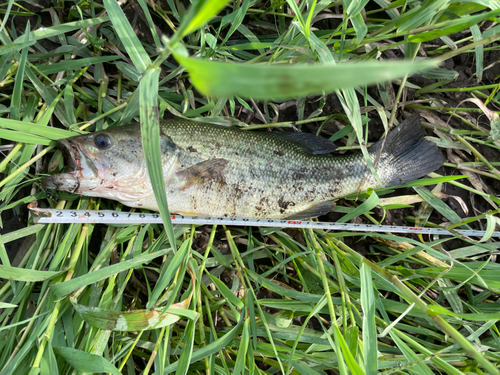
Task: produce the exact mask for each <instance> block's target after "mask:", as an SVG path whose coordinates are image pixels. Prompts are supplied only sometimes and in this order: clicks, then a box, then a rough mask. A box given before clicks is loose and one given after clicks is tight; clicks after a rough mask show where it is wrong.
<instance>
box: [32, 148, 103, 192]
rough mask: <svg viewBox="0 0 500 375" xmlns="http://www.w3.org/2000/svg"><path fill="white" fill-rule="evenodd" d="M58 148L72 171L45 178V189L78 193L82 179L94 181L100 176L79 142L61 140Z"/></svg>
mask: <svg viewBox="0 0 500 375" xmlns="http://www.w3.org/2000/svg"><path fill="white" fill-rule="evenodd" d="M57 148H58V149H59V150H60V151H61V153H62V156H63V158H64V160H65V162H66V164H67V165H68V166H69V168H70V169H72V171H71V172H66V173H59V174H55V175H53V176H49V177H46V178H44V179H43V180H42V187H43V188H45V189H47V188H48V189H55V190H63V191H67V192H70V193H76V192H77V191H78V189H79V188H80V182H81V180H82V179H93V178H96V177H97V176H98V172H97V168H96V166H95V164H94V162H93V161H92V159H91V158H90V157H89V156H88V155H87V154H86V152H85V150H83V148H82V147H80V145H79V144H78V143H77V142H75V141H73V140H72V139H71V138H66V139H60V140H58V141H57Z"/></svg>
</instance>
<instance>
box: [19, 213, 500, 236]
mask: <svg viewBox="0 0 500 375" xmlns="http://www.w3.org/2000/svg"><path fill="white" fill-rule="evenodd" d="M29 209H30V210H31V212H32V213H33V215H34V216H35V217H34V221H35V222H36V223H41V224H46V223H56V224H66V223H81V224H85V223H90V224H148V223H149V224H162V223H163V221H162V219H161V216H160V215H159V214H146V213H142V212H121V211H112V210H99V211H91V210H58V209H51V208H47V209H46V208H36V207H29ZM170 218H171V220H172V223H173V224H197V225H214V224H221V225H235V226H261V227H283V228H312V229H323V230H344V231H345V230H348V231H357V232H393V233H421V234H440V235H453V233H452V232H450V231H448V230H446V229H442V228H419V227H404V226H395V225H372V224H350V223H325V222H318V221H301V220H273V219H236V218H227V217H204V216H185V215H171V216H170ZM454 232H456V233H459V234H462V235H466V236H480V237H482V236H484V234H485V231H481V230H454ZM492 237H500V231H497V232H493V234H492Z"/></svg>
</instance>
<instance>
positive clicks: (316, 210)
mask: <svg viewBox="0 0 500 375" xmlns="http://www.w3.org/2000/svg"><path fill="white" fill-rule="evenodd" d="M333 207H335V203H333V202H330V201H328V202H321V203H319V204H315V205H314V206H312V207H309V208H308V209H306V210H304V211H300V212H296V213H294V214H292V215H290V216H287V217H286V219H290V220H305V219H312V218H314V217H318V216H322V215H326V214H327V213H328V212H330V211H331V210H332V209H333Z"/></svg>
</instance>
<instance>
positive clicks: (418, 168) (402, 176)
mask: <svg viewBox="0 0 500 375" xmlns="http://www.w3.org/2000/svg"><path fill="white" fill-rule="evenodd" d="M380 150H382V152H381V155H383V157H382V159H381V160H380V162H381V163H383V164H384V165H385V166H387V167H388V169H389V170H390V171H391V173H387V174H386V173H384V177H386V178H384V179H383V180H385V181H383V182H384V184H385V186H386V187H388V186H396V185H402V184H405V183H407V182H410V181H413V180H416V179H418V178H420V177H422V176H425V175H426V174H429V173H431V172H434V171H435V170H436V169H438V168H439V167H440V166H441V165H443V163H444V161H445V158H444V156H443V154H442V152H441V151H440V150H439V148H438V147H437V145H436V144H435V143H434V142H431V141H428V140H426V139H425V132H424V129H423V127H422V124H421V123H420V116H419V115H418V114H415V115H413V116H411V117H409V118H407V119H406V120H404V121H403V122H402V123H401V124H399V126H397V127H396V128H395V129H394V130H393V131H391V132H390V133H389V134H388V135H387V137H386V138H385V139H381V140H380V141H378V142H377V143H375V144H374V145H373V146H371V147H370V149H369V151H370V152H374V153H376V154H377V153H379V152H380ZM379 168H380V167H378V168H377V169H379Z"/></svg>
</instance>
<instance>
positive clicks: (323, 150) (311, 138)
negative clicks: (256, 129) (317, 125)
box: [273, 133, 337, 155]
mask: <svg viewBox="0 0 500 375" xmlns="http://www.w3.org/2000/svg"><path fill="white" fill-rule="evenodd" d="M273 134H274V135H275V136H276V137H278V138H281V139H283V140H285V141H288V142H290V143H293V144H294V145H295V146H298V147H300V148H301V149H302V150H303V151H304V152H307V153H308V154H311V155H322V154H329V153H331V152H333V151H335V150H336V149H337V146H335V145H334V144H333V142H331V141H330V140H328V139H326V138H321V137H317V136H315V135H314V134H309V133H273Z"/></svg>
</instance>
